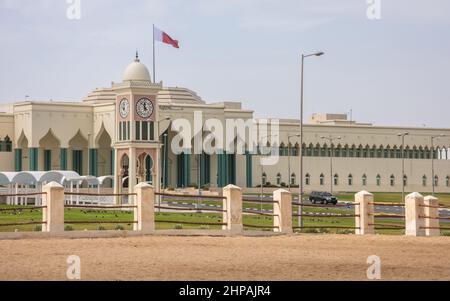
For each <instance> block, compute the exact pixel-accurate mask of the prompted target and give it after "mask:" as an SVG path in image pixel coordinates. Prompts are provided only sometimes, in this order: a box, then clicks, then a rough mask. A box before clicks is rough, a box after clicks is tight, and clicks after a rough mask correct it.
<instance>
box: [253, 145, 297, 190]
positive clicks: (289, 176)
mask: <svg viewBox="0 0 450 301" xmlns="http://www.w3.org/2000/svg"><path fill="white" fill-rule="evenodd" d="M245 162H246V168H245V172H246V179H247V181H246V183H247V188H250V187H253V157H252V154H250V152H248V151H247V152H246V153H245ZM289 177H290V175H289Z"/></svg>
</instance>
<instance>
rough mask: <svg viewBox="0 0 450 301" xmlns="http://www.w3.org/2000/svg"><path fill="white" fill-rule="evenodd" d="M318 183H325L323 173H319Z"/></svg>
mask: <svg viewBox="0 0 450 301" xmlns="http://www.w3.org/2000/svg"><path fill="white" fill-rule="evenodd" d="M320 185H321V186H323V185H325V176H324V175H323V173H321V174H320Z"/></svg>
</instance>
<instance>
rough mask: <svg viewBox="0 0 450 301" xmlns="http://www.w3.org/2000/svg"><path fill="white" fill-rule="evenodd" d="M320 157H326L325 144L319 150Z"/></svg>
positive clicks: (326, 149)
mask: <svg viewBox="0 0 450 301" xmlns="http://www.w3.org/2000/svg"><path fill="white" fill-rule="evenodd" d="M320 156H321V157H328V146H327V145H326V144H325V145H324V146H323V147H322V148H321V149H320Z"/></svg>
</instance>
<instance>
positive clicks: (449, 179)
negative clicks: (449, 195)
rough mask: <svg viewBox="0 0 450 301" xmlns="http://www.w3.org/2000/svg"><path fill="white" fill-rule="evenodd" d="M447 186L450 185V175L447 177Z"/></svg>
mask: <svg viewBox="0 0 450 301" xmlns="http://www.w3.org/2000/svg"><path fill="white" fill-rule="evenodd" d="M445 186H447V187H449V186H450V176H447V177H445Z"/></svg>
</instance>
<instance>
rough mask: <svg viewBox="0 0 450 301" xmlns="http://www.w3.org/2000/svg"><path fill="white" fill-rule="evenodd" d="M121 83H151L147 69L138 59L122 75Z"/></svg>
mask: <svg viewBox="0 0 450 301" xmlns="http://www.w3.org/2000/svg"><path fill="white" fill-rule="evenodd" d="M123 81H148V82H151V81H152V80H151V77H150V72H148V69H147V67H146V66H145V65H144V64H142V63H141V62H140V61H139V59H138V58H136V60H135V61H134V62H132V63H131V64H130V65H128V67H127V69H125V72H124V73H123Z"/></svg>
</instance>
